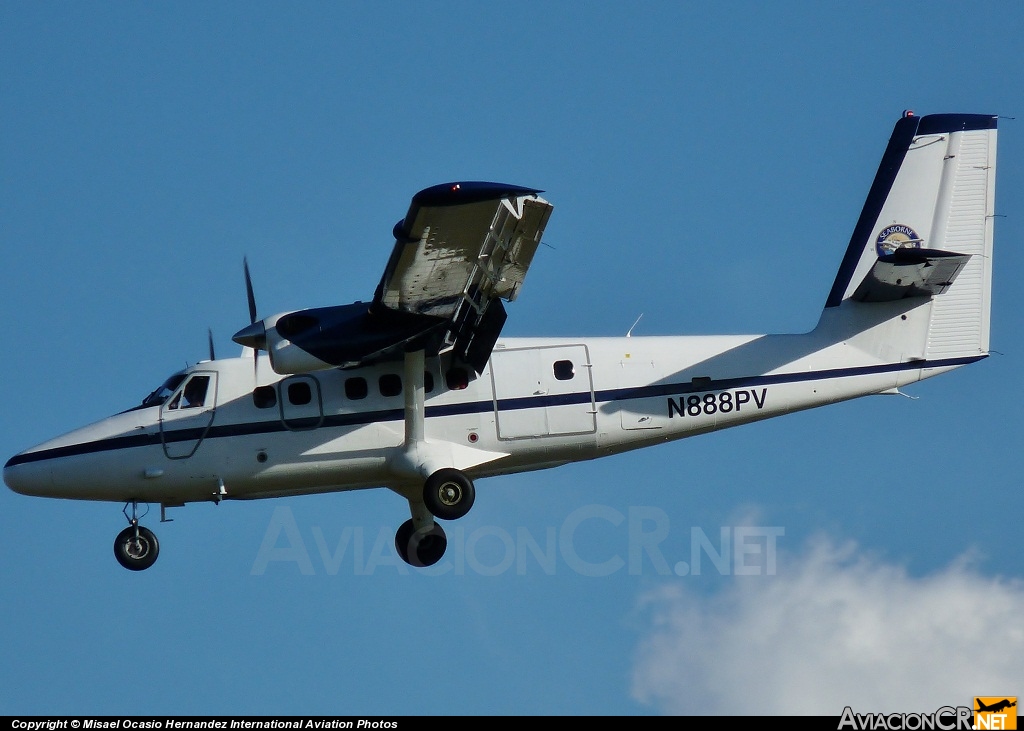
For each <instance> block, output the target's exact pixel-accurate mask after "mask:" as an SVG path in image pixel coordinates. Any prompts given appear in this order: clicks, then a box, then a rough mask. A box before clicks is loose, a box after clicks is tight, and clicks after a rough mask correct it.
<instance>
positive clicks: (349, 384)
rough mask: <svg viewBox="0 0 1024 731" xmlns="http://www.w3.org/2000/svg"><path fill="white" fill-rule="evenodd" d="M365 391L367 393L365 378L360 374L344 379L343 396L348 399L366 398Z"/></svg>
mask: <svg viewBox="0 0 1024 731" xmlns="http://www.w3.org/2000/svg"><path fill="white" fill-rule="evenodd" d="M367 393H369V388H368V387H367V385H366V379H365V378H363V377H362V376H356V377H355V378H346V379H345V397H346V398H348V399H349V400H351V401H358V400H359V399H363V398H366V394H367Z"/></svg>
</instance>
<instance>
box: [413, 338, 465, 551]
mask: <svg viewBox="0 0 1024 731" xmlns="http://www.w3.org/2000/svg"><path fill="white" fill-rule="evenodd" d="M424 360H425V355H424V351H422V350H412V351H408V352H406V354H405V440H404V442H403V443H402V447H401V450H400V451H399V453H398V454H397V455H396V456H395V463H394V464H395V465H396V467H395V469H396V472H397V473H398V474H399V475H401V476H402V477H403V478H404V479H403V480H402V482H403V484H402V485H401V486H400V487H396V488H395V491H396V492H398V493H399V494H401V495H402V496H403V497H405V498H406V499H407V500H408V501H409V511H410V512H411V513H412V518H411V519H409V520H407V521H405V522H404V523H402V525H401V526H400V527H399V529H398V530H397V531H396V532H395V549H396V550H397V551H398V555H399V556H401V557H402V560H403V561H405V562H406V563H407V564H409V565H410V566H418V567H422V566H432V565H434V564H435V563H437V562H438V561H440V560H441V557H442V556H444V552H445V549H447V548H448V538H447V536H445V534H444V528H442V527H441V526H440V525H438V523H437V520H435V518H437V519H440V520H455V519H456V518H461V517H462V516H463V515H465V514H466V513H468V512H469V509H470V508H471V507H473V501H474V500H475V498H476V490H475V489H474V487H473V481H472V480H470V479H469V478H468V477H467V476H466V475H465V474H463V473H462V472H461V471H460V470H457V469H453V468H451V467H441V466H440V464H444V463H445V461H447V460H450V459H451V456H450V455H447V460H446V459H445V455H443V454H442V455H440V456H439V455H438V454H437V453H436V452H432V451H431V445H430V444H429V443H428V442H427V441H426V437H425V433H424V422H423V417H424V412H425V408H424V399H425V396H424V394H425V391H424V380H425V379H424V375H423V374H424V372H425V370H424ZM439 463H440V464H439ZM448 464H451V462H448ZM423 475H428V476H427V478H426V480H425V481H424V482H422V483H421V482H419V480H422V479H423ZM419 485H422V486H423V487H422V489H421V488H420V487H419Z"/></svg>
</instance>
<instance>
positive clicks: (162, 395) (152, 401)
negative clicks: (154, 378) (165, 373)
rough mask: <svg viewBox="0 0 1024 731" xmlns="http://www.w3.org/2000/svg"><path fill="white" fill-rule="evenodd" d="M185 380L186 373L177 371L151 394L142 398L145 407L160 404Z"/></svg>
mask: <svg viewBox="0 0 1024 731" xmlns="http://www.w3.org/2000/svg"><path fill="white" fill-rule="evenodd" d="M184 380H185V374H184V373H175V374H174V375H173V376H171V377H170V378H168V379H167V380H166V381H164V382H163V383H162V384H160V387H159V388H157V389H156V390H155V391H153V392H152V393H151V394H149V395H148V396H146V398H144V399H142V406H143V408H145V407H149V406H159V405H160V404H162V403H163V402H164V401H166V400H167V399H168V398H170V396H171V394H172V393H174V389H176V388H177V387H178V386H180V385H181V382H182V381H184Z"/></svg>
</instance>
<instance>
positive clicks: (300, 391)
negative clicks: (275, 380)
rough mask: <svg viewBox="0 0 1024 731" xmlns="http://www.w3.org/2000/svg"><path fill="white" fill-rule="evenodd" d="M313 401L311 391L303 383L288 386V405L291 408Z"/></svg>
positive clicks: (297, 382) (307, 385) (306, 384)
mask: <svg viewBox="0 0 1024 731" xmlns="http://www.w3.org/2000/svg"><path fill="white" fill-rule="evenodd" d="M312 400H313V391H312V389H310V387H309V384H308V383H306V382H305V381H296V382H295V383H289V384H288V403H290V404H292V405H293V406H305V405H306V404H308V403H309V402H310V401H312Z"/></svg>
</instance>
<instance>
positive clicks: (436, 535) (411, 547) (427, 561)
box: [395, 519, 448, 568]
mask: <svg viewBox="0 0 1024 731" xmlns="http://www.w3.org/2000/svg"><path fill="white" fill-rule="evenodd" d="M447 548H448V537H447V536H446V535H445V534H444V528H442V527H441V526H439V525H438V524H437V523H434V525H433V527H431V528H430V529H429V530H425V531H423V530H420V531H417V530H416V526H415V525H413V522H412V519H409V520H407V521H405V522H404V523H402V525H400V526H399V528H398V530H397V531H396V532H395V549H396V550H397V551H398V555H399V556H401V557H402V560H403V561H405V562H406V563H407V564H409V565H410V566H416V567H417V568H423V567H424V566H433V565H434V564H435V563H437V562H438V561H440V560H441V557H442V556H444V552H445V549H447Z"/></svg>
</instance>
